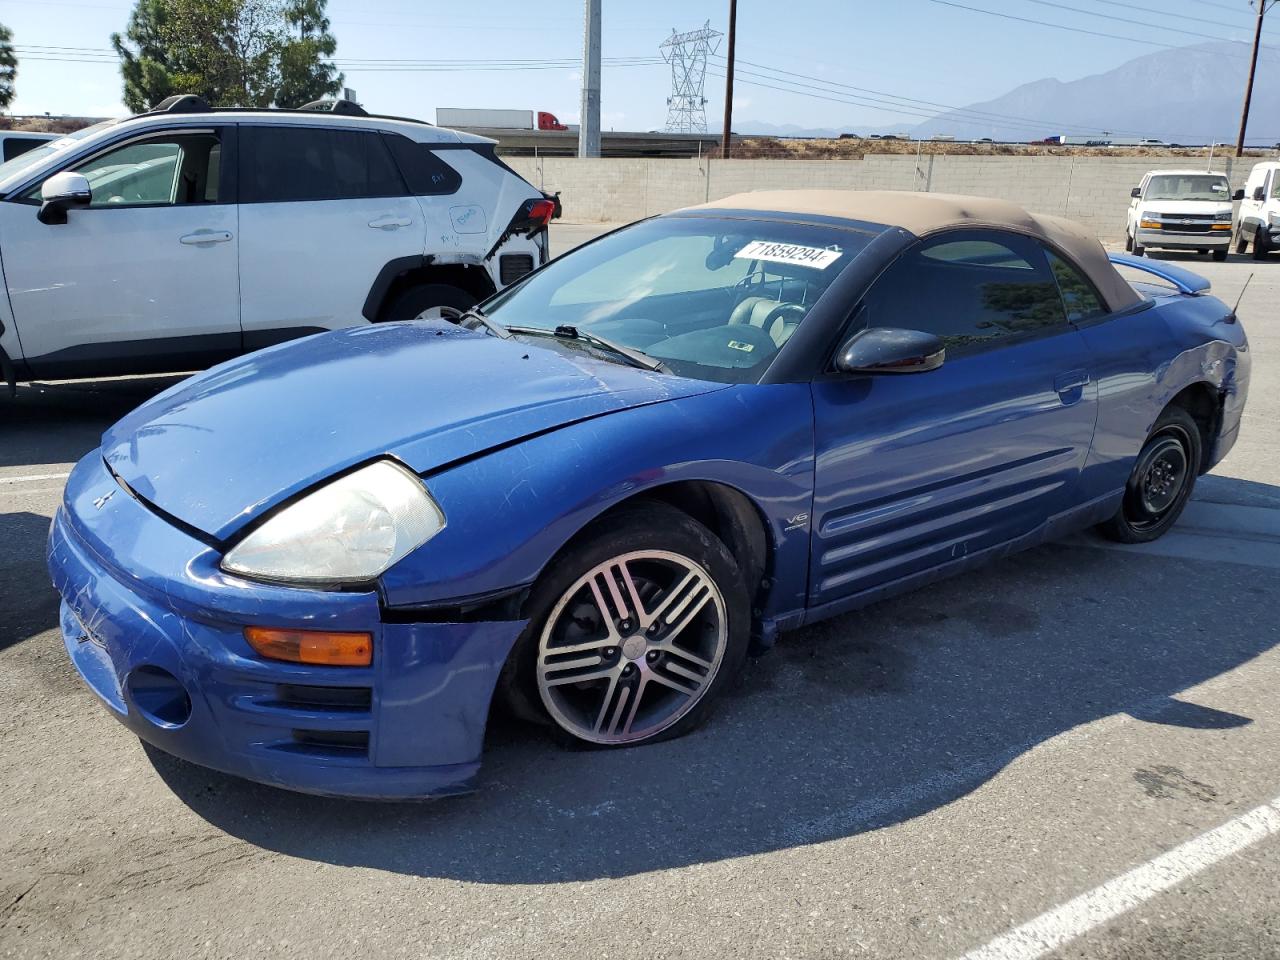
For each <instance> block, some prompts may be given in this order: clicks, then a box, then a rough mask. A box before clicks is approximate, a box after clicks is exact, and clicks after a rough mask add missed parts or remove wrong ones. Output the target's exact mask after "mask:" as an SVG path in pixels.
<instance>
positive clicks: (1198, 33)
mask: <svg viewBox="0 0 1280 960" xmlns="http://www.w3.org/2000/svg"><path fill="white" fill-rule="evenodd" d="M1026 2H1027V3H1035V4H1039V5H1040V6H1042V7H1053V8H1054V9H1055V10H1066V11H1067V12H1069V13H1078V14H1081V15H1082V16H1086V17H1098V18H1099V19H1101V20H1114V21H1115V22H1116V23H1128V24H1131V25H1133V26H1135V27H1146V28H1147V29H1149V30H1164V31H1165V32H1166V33H1181V34H1184V35H1185V36H1188V37H1199V38H1200V39H1202V40H1222V41H1224V42H1227V43H1232V42H1234V41H1233V40H1232V38H1231V37H1219V36H1216V35H1214V34H1208V33H1205V32H1204V31H1203V30H1183V29H1181V28H1179V27H1165V26H1161V25H1160V24H1156V23H1151V22H1150V21H1147V20H1131V19H1129V18H1128V17H1115V16H1112V15H1111V14H1109V13H1095V12H1094V11H1092V10H1081V9H1080V8H1079V7H1069V6H1067V5H1066V4H1065V3H1054V2H1053V0H1026Z"/></svg>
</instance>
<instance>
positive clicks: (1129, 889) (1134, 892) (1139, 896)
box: [961, 797, 1280, 960]
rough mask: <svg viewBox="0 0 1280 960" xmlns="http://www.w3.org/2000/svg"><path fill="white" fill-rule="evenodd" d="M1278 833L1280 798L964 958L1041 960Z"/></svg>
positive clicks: (1135, 868)
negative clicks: (1037, 959) (1040, 959)
mask: <svg viewBox="0 0 1280 960" xmlns="http://www.w3.org/2000/svg"><path fill="white" fill-rule="evenodd" d="M1275 833H1280V797H1276V798H1275V799H1274V800H1272V801H1271V802H1270V803H1266V804H1263V805H1262V806H1260V807H1257V808H1255V809H1253V810H1250V811H1249V812H1248V813H1244V814H1241V815H1240V816H1238V817H1236V818H1234V819H1232V820H1228V821H1227V822H1226V823H1224V824H1223V825H1222V826H1220V827H1216V828H1215V829H1213V830H1210V831H1209V832H1208V833H1202V834H1201V835H1200V836H1198V837H1196V838H1195V839H1193V840H1188V841H1187V842H1186V843H1184V844H1182V845H1181V846H1177V847H1174V848H1173V849H1172V850H1170V851H1169V852H1168V853H1163V854H1161V855H1160V856H1158V857H1156V858H1155V859H1154V860H1149V861H1147V862H1146V863H1144V864H1141V865H1140V866H1137V867H1134V868H1133V869H1132V870H1130V871H1129V872H1128V873H1124V874H1121V875H1120V876H1118V877H1116V878H1115V879H1114V880H1109V881H1107V882H1106V883H1104V884H1102V885H1101V886H1099V887H1094V888H1093V889H1092V890H1090V891H1088V892H1087V893H1082V894H1081V895H1080V896H1078V897H1076V898H1074V899H1073V900H1068V901H1067V902H1066V903H1064V904H1063V905H1062V906H1060V907H1055V908H1054V909H1052V910H1049V911H1047V912H1045V913H1042V914H1040V916H1038V917H1036V918H1035V919H1034V920H1031V921H1028V922H1027V923H1024V924H1023V925H1022V926H1020V927H1015V928H1014V929H1012V930H1010V931H1008V932H1007V933H1003V934H1001V935H1000V936H998V937H996V938H995V939H994V940H992V941H991V942H990V943H988V944H987V945H986V946H983V947H979V948H978V949H976V950H971V951H970V952H969V953H966V954H965V955H964V957H962V958H961V960H1036V958H1038V957H1043V956H1045V955H1046V954H1048V953H1051V952H1053V951H1054V950H1057V949H1058V948H1059V947H1061V946H1063V945H1064V944H1067V943H1070V942H1071V941H1072V940H1075V939H1076V938H1077V937H1080V936H1083V935H1084V934H1086V933H1088V932H1089V931H1090V930H1093V929H1095V928H1097V927H1100V926H1102V925H1103V924H1104V923H1107V922H1109V921H1111V920H1114V919H1115V918H1116V917H1118V916H1120V915H1121V914H1122V913H1126V912H1127V911H1129V910H1132V909H1133V908H1134V907H1137V906H1139V905H1141V904H1143V903H1145V902H1146V901H1148V900H1150V899H1151V898H1153V897H1155V896H1156V895H1157V894H1159V893H1163V892H1164V891H1165V890H1168V889H1170V888H1171V887H1174V886H1177V885H1178V884H1179V883H1182V882H1183V881H1184V880H1187V879H1189V878H1191V877H1193V876H1195V875H1196V874H1198V873H1201V872H1203V871H1204V870H1207V869H1209V868H1210V867H1212V866H1213V865H1214V864H1216V863H1218V862H1220V861H1222V860H1225V859H1226V858H1227V857H1229V856H1231V855H1232V854H1235V853H1239V852H1240V851H1241V850H1244V849H1246V848H1247V847H1251V846H1253V845H1254V844H1255V843H1258V842H1260V841H1262V840H1265V839H1266V838H1267V837H1269V836H1272V835H1273V834H1275Z"/></svg>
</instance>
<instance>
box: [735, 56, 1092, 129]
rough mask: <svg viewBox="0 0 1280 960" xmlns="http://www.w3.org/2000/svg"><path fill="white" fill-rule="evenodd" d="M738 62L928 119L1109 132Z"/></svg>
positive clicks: (748, 62) (1086, 125) (742, 61)
mask: <svg viewBox="0 0 1280 960" xmlns="http://www.w3.org/2000/svg"><path fill="white" fill-rule="evenodd" d="M738 62H739V63H744V64H747V65H748V66H752V67H757V68H759V69H761V70H766V71H768V72H770V73H780V74H786V75H787V76H789V77H798V78H800V79H802V80H813V81H815V82H817V83H820V84H824V85H827V86H832V87H841V88H844V89H847V90H857V91H860V92H861V93H864V94H872V95H874V96H875V97H876V98H877V99H878V98H880V97H887V98H891V100H893V101H896V100H901V101H903V102H905V103H906V104H910V105H913V106H923V107H932V108H936V109H935V110H934V111H933V112H932V113H931V114H930V116H931V117H936V116H937V110H943V111H946V112H948V113H959V114H969V115H971V116H967V117H962V118H960V119H972V120H978V121H982V122H984V123H991V122H992V121H1000V122H1008V121H1015V122H1018V123H1027V124H1032V125H1035V126H1042V127H1045V126H1047V127H1053V128H1055V129H1061V130H1079V131H1081V132H1085V133H1093V132H1098V131H1102V130H1105V129H1108V127H1107V125H1106V124H1098V125H1095V126H1089V125H1088V124H1083V123H1053V122H1047V121H1045V120H1044V119H1043V118H1040V119H1035V118H1032V117H1024V116H1019V115H1017V114H1009V113H997V112H995V111H992V110H979V109H976V108H974V107H960V106H956V105H954V104H949V103H939V102H937V101H934V100H918V99H915V98H913V97H903V96H899V95H898V94H893V93H888V92H886V91H884V90H873V89H871V88H869V87H858V86H854V85H853V84H850V83H840V82H838V81H836V80H824V79H822V78H820V77H814V76H810V75H808V74H804V73H795V72H793V71H790V70H782V69H780V68H778V67H769V66H766V65H765V64H761V63H753V62H752V61H750V60H742V59H739V61H738ZM881 102H891V101H890V100H885V101H881Z"/></svg>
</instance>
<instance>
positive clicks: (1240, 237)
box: [1236, 228, 1249, 253]
mask: <svg viewBox="0 0 1280 960" xmlns="http://www.w3.org/2000/svg"><path fill="white" fill-rule="evenodd" d="M1247 249H1249V241H1248V240H1247V239H1246V238H1245V235H1244V229H1243V228H1241V229H1240V230H1237V231H1236V253H1244V252H1245V250H1247Z"/></svg>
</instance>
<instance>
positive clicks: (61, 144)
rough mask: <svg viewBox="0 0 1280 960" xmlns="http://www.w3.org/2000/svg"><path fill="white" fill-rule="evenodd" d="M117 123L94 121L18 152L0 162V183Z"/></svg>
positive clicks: (114, 121) (115, 121) (113, 121)
mask: <svg viewBox="0 0 1280 960" xmlns="http://www.w3.org/2000/svg"><path fill="white" fill-rule="evenodd" d="M116 123H119V121H118V120H103V121H102V122H101V123H95V124H93V126H90V127H84V128H82V129H80V130H76V131H74V132H73V133H68V134H67V135H66V136H65V137H59V138H58V139H57V140H50V141H49V142H48V143H46V144H44V145H43V146H39V147H36V148H35V149H34V150H28V151H27V152H26V153H20V154H18V156H16V157H14V158H13V159H12V160H9V161H8V162H6V163H0V183H4V182H5V181H6V180H8V179H9V178H10V177H14V176H17V175H18V174H19V173H21V172H22V171H24V170H27V169H29V168H31V167H34V166H36V165H37V164H38V163H40V162H41V161H42V160H45V159H47V158H49V157H51V156H53V155H54V154H55V153H61V152H62V151H63V150H66V149H67V148H68V147H72V146H75V144H76V143H78V142H79V141H81V140H83V139H84V138H85V137H87V136H89V134H91V133H97V132H98V131H99V130H104V129H106V128H107V127H110V126H113V125H115V124H116Z"/></svg>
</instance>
